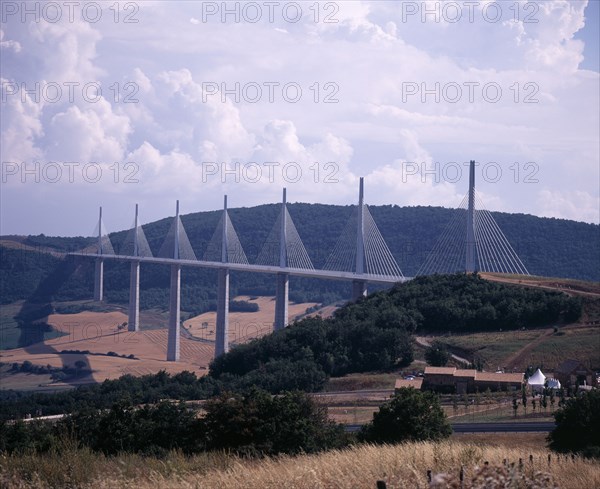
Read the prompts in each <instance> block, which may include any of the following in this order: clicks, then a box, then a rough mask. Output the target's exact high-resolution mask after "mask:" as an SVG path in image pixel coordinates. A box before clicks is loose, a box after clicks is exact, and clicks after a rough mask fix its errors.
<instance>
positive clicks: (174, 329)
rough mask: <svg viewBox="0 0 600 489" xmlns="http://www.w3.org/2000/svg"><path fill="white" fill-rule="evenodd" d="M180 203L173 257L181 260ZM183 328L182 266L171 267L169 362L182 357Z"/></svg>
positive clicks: (176, 219) (177, 207)
mask: <svg viewBox="0 0 600 489" xmlns="http://www.w3.org/2000/svg"><path fill="white" fill-rule="evenodd" d="M180 232H181V231H180V219H179V201H177V203H176V206H175V221H174V236H173V239H174V243H173V256H172V258H173V259H175V260H179V237H180V236H179V234H180ZM180 328H181V265H179V264H176V265H171V282H170V289H169V331H168V336H167V361H169V362H177V361H179V357H180Z"/></svg>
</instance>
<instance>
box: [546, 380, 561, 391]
mask: <svg viewBox="0 0 600 489" xmlns="http://www.w3.org/2000/svg"><path fill="white" fill-rule="evenodd" d="M548 389H560V381H559V380H558V379H548Z"/></svg>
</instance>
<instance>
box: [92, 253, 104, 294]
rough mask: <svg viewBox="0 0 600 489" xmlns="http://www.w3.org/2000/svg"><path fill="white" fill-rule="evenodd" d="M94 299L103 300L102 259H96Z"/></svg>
mask: <svg viewBox="0 0 600 489" xmlns="http://www.w3.org/2000/svg"><path fill="white" fill-rule="evenodd" d="M94 300H95V301H98V302H101V301H103V300H104V259H103V258H97V259H96V272H95V274H94Z"/></svg>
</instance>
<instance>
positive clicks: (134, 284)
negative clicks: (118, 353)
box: [127, 204, 140, 331]
mask: <svg viewBox="0 0 600 489" xmlns="http://www.w3.org/2000/svg"><path fill="white" fill-rule="evenodd" d="M133 256H140V253H139V243H138V205H137V204H135V221H134V224H133ZM127 330H128V331H139V330H140V261H139V260H132V261H131V271H130V273H129V310H128V317H127Z"/></svg>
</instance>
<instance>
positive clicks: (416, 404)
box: [360, 387, 452, 443]
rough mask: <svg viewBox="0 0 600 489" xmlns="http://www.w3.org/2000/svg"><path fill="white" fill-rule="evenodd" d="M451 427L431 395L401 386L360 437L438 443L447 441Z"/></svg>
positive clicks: (376, 441) (437, 401)
mask: <svg viewBox="0 0 600 489" xmlns="http://www.w3.org/2000/svg"><path fill="white" fill-rule="evenodd" d="M451 434H452V428H451V427H450V423H449V422H448V418H447V417H446V414H445V413H444V411H443V409H442V407H441V405H440V401H439V398H438V397H437V396H436V395H435V394H434V393H432V392H422V391H418V390H416V389H415V388H414V387H402V388H401V389H398V390H397V391H396V393H395V394H394V396H393V397H392V398H391V399H390V400H389V401H388V402H386V403H385V404H383V405H382V406H380V407H379V411H378V412H376V413H375V414H373V421H371V422H370V423H369V424H367V425H365V426H364V427H363V430H362V432H361V435H360V438H361V439H362V440H364V441H367V442H372V443H398V442H406V441H428V440H430V441H439V440H443V439H444V438H448V437H449V436H450V435H451Z"/></svg>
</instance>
